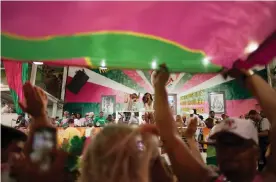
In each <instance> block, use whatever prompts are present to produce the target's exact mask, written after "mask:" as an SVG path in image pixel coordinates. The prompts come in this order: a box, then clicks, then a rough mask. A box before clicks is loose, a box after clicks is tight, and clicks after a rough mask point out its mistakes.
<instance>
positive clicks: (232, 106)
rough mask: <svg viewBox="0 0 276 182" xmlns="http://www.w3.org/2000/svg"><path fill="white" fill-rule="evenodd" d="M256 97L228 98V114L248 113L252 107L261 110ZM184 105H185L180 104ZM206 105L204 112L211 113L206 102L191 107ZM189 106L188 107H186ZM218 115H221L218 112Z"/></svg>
mask: <svg viewBox="0 0 276 182" xmlns="http://www.w3.org/2000/svg"><path fill="white" fill-rule="evenodd" d="M257 104H258V102H257V100H256V99H244V100H226V111H227V112H226V114H227V115H229V116H230V117H239V116H241V115H244V114H246V113H248V111H250V110H251V109H255V110H260V108H259V107H258V105H257ZM180 107H183V106H180ZM200 107H204V112H205V113H209V104H208V102H205V103H204V104H203V105H190V106H189V108H191V109H193V108H194V109H197V108H200ZM186 108H187V107H186ZM217 116H220V114H218V115H217Z"/></svg>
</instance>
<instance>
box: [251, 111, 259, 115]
mask: <svg viewBox="0 0 276 182" xmlns="http://www.w3.org/2000/svg"><path fill="white" fill-rule="evenodd" d="M256 114H259V113H258V112H257V111H256V110H250V111H249V112H248V115H256Z"/></svg>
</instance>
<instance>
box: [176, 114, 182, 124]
mask: <svg viewBox="0 0 276 182" xmlns="http://www.w3.org/2000/svg"><path fill="white" fill-rule="evenodd" d="M175 121H176V122H177V123H182V118H181V116H180V115H176V117H175Z"/></svg>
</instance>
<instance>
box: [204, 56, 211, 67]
mask: <svg viewBox="0 0 276 182" xmlns="http://www.w3.org/2000/svg"><path fill="white" fill-rule="evenodd" d="M210 61H211V58H210V57H208V56H207V57H205V58H203V59H202V64H203V65H204V66H207V65H208V64H209V63H210Z"/></svg>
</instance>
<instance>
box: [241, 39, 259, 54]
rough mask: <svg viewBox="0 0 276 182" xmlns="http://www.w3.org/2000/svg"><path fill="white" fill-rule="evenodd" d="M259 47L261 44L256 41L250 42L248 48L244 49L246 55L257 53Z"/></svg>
mask: <svg viewBox="0 0 276 182" xmlns="http://www.w3.org/2000/svg"><path fill="white" fill-rule="evenodd" d="M258 47H259V44H258V43H257V42H255V41H252V42H249V44H248V45H247V46H246V48H245V49H244V53H245V54H250V53H252V52H254V51H256V50H257V49H258Z"/></svg>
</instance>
